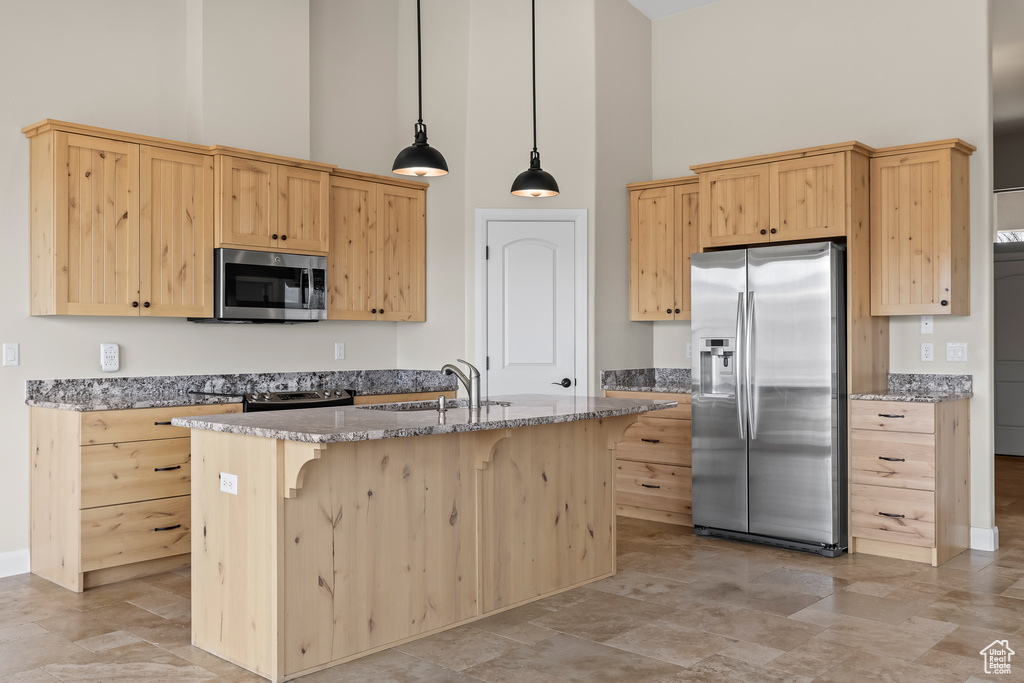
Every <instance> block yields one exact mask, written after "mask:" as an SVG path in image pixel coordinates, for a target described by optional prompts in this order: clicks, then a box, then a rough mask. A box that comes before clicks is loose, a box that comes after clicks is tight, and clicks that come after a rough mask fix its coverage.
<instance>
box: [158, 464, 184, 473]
mask: <svg viewBox="0 0 1024 683" xmlns="http://www.w3.org/2000/svg"><path fill="white" fill-rule="evenodd" d="M180 469H181V465H175V466H174V467H154V468H153V471H154V472H169V471H171V470H180Z"/></svg>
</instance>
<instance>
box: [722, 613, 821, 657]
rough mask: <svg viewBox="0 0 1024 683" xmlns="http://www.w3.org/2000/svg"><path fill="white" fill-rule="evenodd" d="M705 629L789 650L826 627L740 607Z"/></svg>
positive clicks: (749, 641) (733, 637)
mask: <svg viewBox="0 0 1024 683" xmlns="http://www.w3.org/2000/svg"><path fill="white" fill-rule="evenodd" d="M704 630H706V631H708V632H709V633H715V634H717V635H720V636H724V637H726V638H732V639H733V640H744V641H746V642H748V643H757V644H759V645H767V646H768V647H773V648H775V649H777V650H789V649H791V648H794V647H796V646H797V645H800V644H801V643H804V642H807V641H808V640H810V639H811V638H812V637H813V636H815V635H817V634H818V633H820V632H821V631H823V630H824V629H823V628H822V627H821V626H817V625H815V624H808V623H805V622H800V621H794V620H793V619H787V618H785V617H780V616H778V615H776V614H767V613H765V612H755V611H754V610H748V609H740V610H737V611H736V612H733V613H731V614H727V615H725V616H722V617H721V618H719V619H716V620H713V621H711V622H710V623H708V624H707V625H706V626H705V627H704Z"/></svg>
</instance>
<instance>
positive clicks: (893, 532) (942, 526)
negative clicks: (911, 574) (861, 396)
mask: <svg viewBox="0 0 1024 683" xmlns="http://www.w3.org/2000/svg"><path fill="white" fill-rule="evenodd" d="M850 415H851V420H850V427H851V429H850V536H851V538H850V552H858V553H868V554H871V555H883V556H885V557H898V558H900V559H903V560H912V561H915V562H927V563H929V564H931V565H933V566H938V565H940V564H942V563H943V562H945V561H946V560H949V559H950V558H952V557H954V556H956V555H958V554H959V553H961V552H963V551H964V550H966V549H967V548H968V546H969V545H970V482H969V462H968V459H969V453H970V450H969V436H970V417H969V412H968V401H967V399H961V400H956V401H946V402H941V403H903V402H895V401H858V400H855V401H851V410H850Z"/></svg>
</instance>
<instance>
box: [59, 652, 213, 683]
mask: <svg viewBox="0 0 1024 683" xmlns="http://www.w3.org/2000/svg"><path fill="white" fill-rule="evenodd" d="M44 670H45V671H46V672H47V673H48V674H50V675H51V676H53V677H54V678H56V679H58V680H60V681H64V682H65V683H106V682H107V681H118V680H120V681H124V680H135V681H145V682H146V683H200V682H201V681H211V680H213V679H215V678H217V675H216V674H214V673H212V672H210V671H208V670H206V669H204V668H202V667H200V666H196V665H195V664H192V663H191V662H188V661H186V660H184V659H181V658H180V657H176V656H174V655H172V654H171V653H170V652H167V651H166V650H163V649H161V648H158V647H156V646H155V645H150V644H149V643H133V644H131V645H125V646H123V647H118V648H113V649H110V650H106V651H103V652H99V653H96V654H95V655H94V659H93V661H88V662H65V663H55V664H49V665H47V666H45V667H44Z"/></svg>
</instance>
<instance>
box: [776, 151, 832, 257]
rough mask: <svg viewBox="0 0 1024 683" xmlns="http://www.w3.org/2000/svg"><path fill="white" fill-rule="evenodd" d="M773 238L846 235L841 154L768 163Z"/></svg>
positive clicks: (796, 238)
mask: <svg viewBox="0 0 1024 683" xmlns="http://www.w3.org/2000/svg"><path fill="white" fill-rule="evenodd" d="M770 177H771V227H770V228H769V229H768V234H769V237H770V239H771V240H772V241H779V240H804V239H818V238H823V237H842V236H844V235H846V165H845V155H843V154H823V155H821V156H813V157H807V158H804V159H790V160H788V161H778V162H775V163H773V164H771V176H770Z"/></svg>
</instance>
